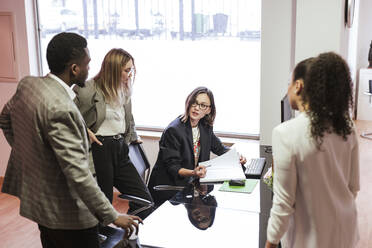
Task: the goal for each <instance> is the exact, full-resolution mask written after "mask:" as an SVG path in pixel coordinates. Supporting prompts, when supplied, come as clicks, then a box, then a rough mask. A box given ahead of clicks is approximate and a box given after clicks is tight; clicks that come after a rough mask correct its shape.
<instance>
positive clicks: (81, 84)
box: [71, 74, 88, 88]
mask: <svg viewBox="0 0 372 248" xmlns="http://www.w3.org/2000/svg"><path fill="white" fill-rule="evenodd" d="M87 78H88V74H86V75H84V76H81V75H78V76H77V77H73V79H72V80H71V84H76V85H77V86H79V87H81V88H84V87H85V81H86V80H87Z"/></svg>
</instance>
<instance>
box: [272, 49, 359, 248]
mask: <svg viewBox="0 0 372 248" xmlns="http://www.w3.org/2000/svg"><path fill="white" fill-rule="evenodd" d="M288 97H289V101H290V104H291V107H292V108H293V109H296V110H299V112H300V113H299V115H298V116H297V117H296V118H294V119H292V120H289V121H287V122H284V123H282V124H280V125H279V126H277V127H275V128H274V130H273V135H272V142H273V158H274V164H275V173H274V199H273V206H272V209H271V216H270V219H269V223H268V229H267V242H266V248H271V247H277V244H278V243H279V241H281V244H282V247H301V248H307V247H314V248H315V247H316V248H329V247H345V248H346V247H348V248H349V247H355V245H356V243H357V241H358V238H359V234H358V225H357V210H356V205H355V197H356V195H357V192H358V191H359V151H358V140H357V136H356V132H355V130H354V126H353V122H352V120H351V118H350V110H351V108H352V106H353V98H352V81H351V78H350V71H349V68H348V65H347V64H346V62H345V61H344V59H342V58H341V57H340V56H339V55H337V54H335V53H332V52H330V53H322V54H320V55H319V56H318V57H316V58H309V59H306V60H304V61H302V62H300V63H299V64H298V65H297V66H296V68H295V69H294V72H293V75H292V82H291V83H290V85H289V87H288Z"/></svg>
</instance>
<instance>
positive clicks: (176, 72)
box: [38, 0, 261, 134]
mask: <svg viewBox="0 0 372 248" xmlns="http://www.w3.org/2000/svg"><path fill="white" fill-rule="evenodd" d="M38 8H39V18H40V33H41V40H40V43H41V52H42V58H43V61H42V65H43V72H44V73H47V72H48V71H49V70H48V67H47V63H46V60H45V57H46V56H45V52H46V46H47V44H48V42H49V40H50V39H51V38H52V37H53V35H55V34H56V33H58V32H61V31H65V30H66V31H72V32H78V33H80V34H82V35H84V36H85V37H86V38H87V39H88V47H89V50H90V53H91V57H92V61H91V65H90V68H91V69H90V72H89V77H93V76H94V75H95V74H97V72H98V70H99V68H100V64H101V62H102V59H103V57H104V55H105V54H106V53H107V52H108V51H109V50H110V49H111V48H113V47H121V48H123V49H125V50H127V51H128V52H130V53H131V54H132V55H133V57H134V59H135V62H136V67H137V77H136V81H135V84H134V91H133V100H132V101H133V113H134V117H135V121H136V124H137V125H138V126H146V127H166V126H167V125H168V124H169V123H170V122H171V121H172V120H173V119H175V118H176V117H177V116H178V115H180V114H182V113H183V110H184V102H185V100H186V97H187V95H188V94H189V93H190V92H191V91H192V90H193V89H194V88H195V87H197V86H206V87H208V88H210V89H211V90H212V91H213V93H214V96H215V101H216V106H217V116H216V122H215V127H214V130H215V131H221V132H228V133H239V134H258V133H259V102H260V99H259V95H260V83H259V82H260V19H261V17H260V13H261V9H260V8H261V2H260V0H94V1H93V0H83V1H74V0H39V1H38Z"/></svg>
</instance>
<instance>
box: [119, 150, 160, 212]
mask: <svg viewBox="0 0 372 248" xmlns="http://www.w3.org/2000/svg"><path fill="white" fill-rule="evenodd" d="M129 158H130V160H131V162H132V164H133V165H134V166H135V167H136V169H137V171H138V174H139V175H140V176H141V178H142V180H143V181H144V183H145V184H146V185H147V183H148V180H149V173H148V172H149V170H150V163H149V161H148V159H147V157H146V154H145V152H144V149H143V147H142V144H139V143H131V144H130V145H129ZM119 197H120V198H122V199H125V200H129V201H132V202H134V203H136V204H138V205H141V206H143V207H141V208H138V209H136V210H134V211H133V212H130V214H131V215H136V214H138V213H140V212H142V211H144V210H147V209H149V208H151V207H153V206H154V203H153V202H151V201H149V200H147V199H143V198H140V197H137V196H134V195H128V194H121V195H119Z"/></svg>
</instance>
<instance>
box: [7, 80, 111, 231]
mask: <svg viewBox="0 0 372 248" xmlns="http://www.w3.org/2000/svg"><path fill="white" fill-rule="evenodd" d="M0 128H1V129H3V132H4V135H5V137H6V139H7V141H8V143H9V144H10V145H11V147H12V150H11V154H10V158H9V162H8V167H7V170H6V174H5V178H4V183H3V188H2V192H4V193H8V194H11V195H14V196H17V197H18V198H19V199H20V201H21V205H20V214H21V215H22V216H24V217H26V218H28V219H31V220H33V221H35V222H36V223H38V224H41V225H43V226H46V227H48V228H52V229H85V228H89V227H93V226H95V225H96V224H97V223H98V221H100V222H102V223H103V224H108V223H111V222H113V221H114V220H115V219H116V218H117V216H118V214H117V212H116V211H115V210H114V208H113V207H112V205H111V204H110V202H109V201H108V200H107V199H106V197H105V195H104V194H103V193H102V192H101V191H100V189H99V187H98V185H97V183H96V181H95V179H94V178H93V176H92V173H91V171H90V170H89V162H88V154H89V153H88V150H89V143H88V137H87V132H86V127H85V124H84V120H83V118H82V116H81V114H80V112H79V110H78V109H77V107H76V105H75V104H74V102H73V101H72V100H71V99H70V97H69V96H68V93H67V92H66V90H65V89H64V88H63V87H62V86H61V85H60V84H59V83H58V82H57V81H55V80H54V79H52V78H50V77H41V78H40V77H25V78H23V79H22V80H21V81H20V82H19V85H18V88H17V91H16V93H15V95H14V96H13V97H12V98H11V100H10V101H9V102H8V103H7V104H6V105H5V107H4V109H3V110H2V113H1V115H0Z"/></svg>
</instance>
